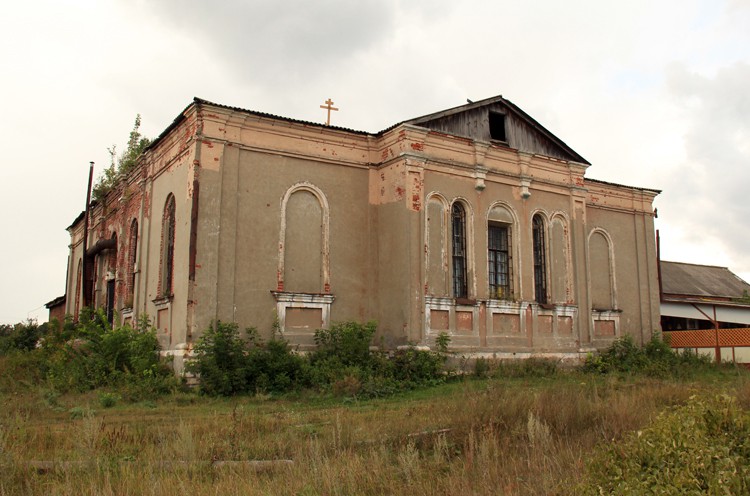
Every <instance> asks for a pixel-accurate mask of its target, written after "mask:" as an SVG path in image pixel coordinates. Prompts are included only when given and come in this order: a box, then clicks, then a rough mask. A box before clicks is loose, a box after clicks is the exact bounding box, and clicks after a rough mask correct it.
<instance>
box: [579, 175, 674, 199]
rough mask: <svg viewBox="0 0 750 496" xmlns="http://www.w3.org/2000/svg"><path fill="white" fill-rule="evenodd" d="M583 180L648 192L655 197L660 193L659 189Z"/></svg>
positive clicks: (589, 180) (588, 178)
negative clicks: (654, 194)
mask: <svg viewBox="0 0 750 496" xmlns="http://www.w3.org/2000/svg"><path fill="white" fill-rule="evenodd" d="M583 180H584V181H586V182H592V183H597V184H606V185H607V186H617V187H618V188H628V189H634V190H637V191H648V192H649V193H656V194H657V195H658V194H660V193H661V190H660V189H652V188H641V187H639V186H628V185H627V184H618V183H611V182H609V181H602V180H600V179H592V178H590V177H584V178H583Z"/></svg>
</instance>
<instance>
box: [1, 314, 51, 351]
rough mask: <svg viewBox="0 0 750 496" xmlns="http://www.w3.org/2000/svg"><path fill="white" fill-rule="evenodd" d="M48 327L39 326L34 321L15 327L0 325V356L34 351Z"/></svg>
mask: <svg viewBox="0 0 750 496" xmlns="http://www.w3.org/2000/svg"><path fill="white" fill-rule="evenodd" d="M47 325H48V324H46V323H45V324H42V325H38V324H37V323H36V321H35V320H33V319H28V320H27V321H26V322H19V323H18V324H14V325H7V324H3V325H0V355H6V354H8V353H12V352H14V351H31V350H33V349H34V348H35V347H36V345H37V342H38V341H39V338H41V337H42V335H43V334H44V333H45V331H46V328H47Z"/></svg>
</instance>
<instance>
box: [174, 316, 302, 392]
mask: <svg viewBox="0 0 750 496" xmlns="http://www.w3.org/2000/svg"><path fill="white" fill-rule="evenodd" d="M246 334H247V338H246V339H243V338H242V337H241V336H240V333H239V328H238V325H237V324H234V323H232V324H228V323H224V322H217V323H216V325H215V326H212V327H211V328H209V329H207V330H206V331H205V332H204V333H203V336H201V338H200V339H199V340H198V343H197V344H196V346H195V354H196V356H195V360H193V361H192V362H190V363H189V364H188V371H190V372H193V373H195V374H198V376H199V377H200V390H201V392H202V393H204V394H208V395H212V396H231V395H235V394H241V393H255V392H276V393H281V392H286V391H289V390H292V389H297V388H300V387H302V386H303V385H305V384H307V383H308V382H309V381H308V374H307V367H306V366H305V360H304V359H303V358H302V357H300V356H299V355H297V354H296V353H294V352H293V351H292V349H291V348H290V347H289V344H288V343H287V342H286V341H284V340H282V339H278V338H275V337H274V339H272V340H270V341H268V342H267V343H263V342H262V341H260V339H259V338H258V331H257V329H255V328H249V329H247V330H246Z"/></svg>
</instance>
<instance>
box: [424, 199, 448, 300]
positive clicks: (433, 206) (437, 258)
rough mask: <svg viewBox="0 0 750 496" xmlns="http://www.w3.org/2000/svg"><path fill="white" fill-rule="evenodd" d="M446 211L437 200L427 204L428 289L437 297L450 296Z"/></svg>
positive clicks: (431, 200)
mask: <svg viewBox="0 0 750 496" xmlns="http://www.w3.org/2000/svg"><path fill="white" fill-rule="evenodd" d="M444 250H445V209H444V207H443V203H442V202H440V201H439V200H436V199H430V200H429V201H428V202H427V288H428V293H429V294H431V295H435V296H448V287H447V284H446V272H447V271H446V270H445V254H444Z"/></svg>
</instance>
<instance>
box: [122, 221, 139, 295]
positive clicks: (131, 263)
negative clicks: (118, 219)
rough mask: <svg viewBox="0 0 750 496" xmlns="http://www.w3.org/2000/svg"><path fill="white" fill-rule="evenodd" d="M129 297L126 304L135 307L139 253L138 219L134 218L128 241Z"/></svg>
mask: <svg viewBox="0 0 750 496" xmlns="http://www.w3.org/2000/svg"><path fill="white" fill-rule="evenodd" d="M128 246H129V250H130V251H129V252H128V298H127V301H126V302H125V306H126V307H129V308H132V307H133V298H134V296H135V273H136V266H135V262H136V256H137V254H138V221H137V220H136V219H133V222H131V223H130V242H129V243H128Z"/></svg>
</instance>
